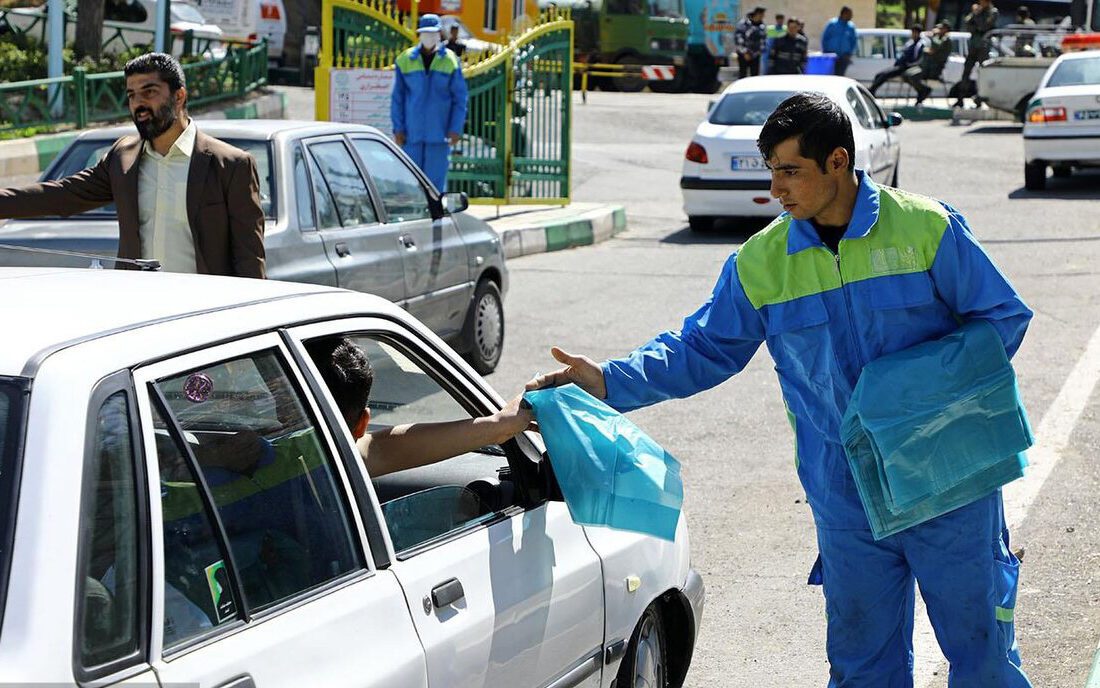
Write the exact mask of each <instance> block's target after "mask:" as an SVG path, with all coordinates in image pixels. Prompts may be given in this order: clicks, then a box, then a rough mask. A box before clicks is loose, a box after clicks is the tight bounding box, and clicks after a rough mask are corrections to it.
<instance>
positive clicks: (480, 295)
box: [462, 278, 504, 375]
mask: <svg viewBox="0 0 1100 688" xmlns="http://www.w3.org/2000/svg"><path fill="white" fill-rule="evenodd" d="M462 338H463V340H464V341H465V343H466V346H467V347H468V349H467V351H466V354H465V358H466V360H467V361H468V362H469V363H470V365H471V366H473V369H474V370H476V371H477V372H478V373H480V374H482V375H488V374H489V373H491V372H493V370H495V369H496V367H497V363H500V354H501V352H502V351H503V350H504V302H503V300H502V299H501V297H500V287H498V286H497V285H496V283H495V282H493V281H492V280H490V279H487V278H482V280H481V281H480V282H478V283H477V288H476V289H475V290H474V298H473V300H472V301H471V303H470V311H469V312H468V313H467V314H466V324H465V326H464V327H463V335H462Z"/></svg>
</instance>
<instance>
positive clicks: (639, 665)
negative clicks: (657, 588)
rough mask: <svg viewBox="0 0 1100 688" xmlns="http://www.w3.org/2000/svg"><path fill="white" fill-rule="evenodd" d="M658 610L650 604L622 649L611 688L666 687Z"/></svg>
mask: <svg viewBox="0 0 1100 688" xmlns="http://www.w3.org/2000/svg"><path fill="white" fill-rule="evenodd" d="M667 652H668V651H667V648H666V643H665V628H664V624H663V623H662V622H661V611H660V609H658V608H657V605H656V604H653V605H650V606H649V607H648V608H647V609H646V610H645V611H644V612H642V618H641V620H639V621H638V626H637V627H636V628H635V629H634V634H633V635H631V636H630V644H629V645H628V646H627V648H626V654H625V655H624V656H623V661H622V663H620V664H619V673H618V674H616V675H615V688H641V687H643V686H644V688H668V655H667Z"/></svg>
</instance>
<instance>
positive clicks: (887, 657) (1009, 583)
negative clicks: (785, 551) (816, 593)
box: [810, 490, 1031, 688]
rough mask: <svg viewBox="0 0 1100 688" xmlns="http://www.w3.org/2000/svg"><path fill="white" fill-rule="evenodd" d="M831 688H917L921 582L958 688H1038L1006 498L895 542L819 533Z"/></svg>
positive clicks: (813, 578)
mask: <svg viewBox="0 0 1100 688" xmlns="http://www.w3.org/2000/svg"><path fill="white" fill-rule="evenodd" d="M817 541H818V547H819V551H820V558H819V560H818V564H817V565H815V566H814V571H813V573H811V574H810V582H811V583H820V584H823V585H824V591H825V613H826V616H827V618H828V633H827V641H826V650H827V653H828V656H829V665H830V679H829V687H830V688H912V686H913V605H914V589H913V582H914V579H915V580H916V582H917V584H918V585H919V586H920V592H921V597H922V598H924V601H925V605H926V606H927V608H928V617H929V620H930V621H931V622H932V628H933V630H934V631H935V633H936V640H937V641H939V645H940V649H941V650H943V653H944V656H945V657H947V660H948V662H949V663H950V673H949V674H948V686H949V688H1030V687H1031V683H1030V682H1029V681H1028V679H1027V677H1026V676H1024V673H1023V671H1021V670H1020V654H1019V651H1018V650H1017V647H1016V637H1015V629H1014V626H1013V613H1014V610H1015V606H1016V585H1017V580H1018V576H1019V566H1020V562H1019V560H1017V559H1016V557H1015V556H1013V554H1012V553H1011V551H1010V550H1009V549H1008V530H1007V529H1006V528H1005V526H1004V514H1003V508H1002V503H1001V493H1000V491H999V490H998V491H997V492H995V493H993V494H991V495H989V496H988V497H984V498H982V499H980V500H978V501H976V502H974V503H972V504H969V505H967V506H965V507H962V508H960V509H956V510H955V511H952V512H949V513H947V514H944V515H943V516H940V517H938V518H935V519H933V520H931V521H927V522H925V523H922V524H920V525H917V526H913V527H912V528H909V529H907V530H904V531H902V532H900V533H898V534H896V535H892V536H890V537H887V538H884V539H882V540H879V541H877V542H876V541H875V540H874V539H873V538H872V537H871V532H870V531H869V530H833V529H823V528H819V529H818V533H817Z"/></svg>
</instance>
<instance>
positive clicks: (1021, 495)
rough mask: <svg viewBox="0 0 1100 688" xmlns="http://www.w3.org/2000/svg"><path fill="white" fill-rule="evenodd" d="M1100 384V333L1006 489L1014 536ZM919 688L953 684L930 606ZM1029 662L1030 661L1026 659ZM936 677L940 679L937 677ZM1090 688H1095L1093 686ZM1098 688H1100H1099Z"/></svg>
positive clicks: (917, 657) (923, 623) (918, 630)
mask: <svg viewBox="0 0 1100 688" xmlns="http://www.w3.org/2000/svg"><path fill="white" fill-rule="evenodd" d="M1098 380H1100V327H1097V328H1096V330H1095V331H1093V333H1092V337H1091V338H1090V339H1089V342H1088V344H1087V345H1086V346H1085V352H1084V353H1083V354H1081V358H1079V359H1078V360H1077V365H1075V366H1074V367H1073V371H1072V372H1071V373H1070V374H1069V377H1068V378H1066V381H1065V383H1064V384H1063V385H1062V389H1061V390H1060V391H1059V392H1058V396H1057V397H1055V398H1054V403H1052V404H1051V405H1050V408H1049V409H1047V412H1046V414H1045V415H1044V416H1043V420H1042V422H1041V423H1039V428H1038V430H1037V432H1036V433H1035V437H1036V440H1037V444H1036V445H1035V446H1034V447H1032V448H1031V449H1030V450H1029V451H1028V453H1027V459H1028V464H1029V465H1028V468H1027V469H1026V473H1025V475H1024V477H1023V479H1022V480H1017V481H1016V482H1014V483H1010V484H1009V485H1007V486H1005V488H1004V505H1005V522H1006V523H1007V524H1008V527H1009V529H1010V530H1012V529H1015V528H1018V527H1019V526H1020V524H1022V523H1023V522H1024V519H1025V518H1027V512H1028V509H1030V508H1031V504H1032V502H1034V501H1035V498H1036V497H1037V496H1038V495H1039V491H1040V490H1042V489H1043V484H1044V483H1045V482H1046V481H1047V478H1049V477H1050V474H1051V472H1052V471H1053V470H1054V467H1055V466H1057V465H1058V462H1059V461H1060V460H1061V459H1062V453H1063V452H1064V451H1065V449H1066V447H1068V446H1069V440H1070V437H1071V436H1072V435H1073V428H1074V426H1076V425H1077V419H1078V418H1080V417H1081V412H1082V411H1084V409H1085V406H1086V405H1088V401H1089V397H1090V396H1092V391H1093V389H1094V388H1095V387H1096V383H1097V381H1098ZM913 659H914V667H915V671H914V685H915V686H917V688H930V687H931V686H932V685H933V681H935V682H936V683H935V685H936V686H941V685H946V683H947V660H946V659H944V657H943V653H942V652H940V647H939V645H938V644H937V643H936V636H935V634H934V633H933V632H932V624H931V623H930V622H929V621H928V614H927V613H926V612H925V609H924V604H923V603H921V604H920V605H919V606H918V609H917V616H916V623H915V628H914V631H913ZM1024 661H1025V662H1026V661H1027V658H1026V657H1025V658H1024ZM933 672H936V673H937V674H938V675H933ZM1089 688H1093V686H1092V685H1091V684H1090V686H1089ZM1097 688H1100V686H1098V687H1097Z"/></svg>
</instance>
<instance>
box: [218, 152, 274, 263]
mask: <svg viewBox="0 0 1100 688" xmlns="http://www.w3.org/2000/svg"><path fill="white" fill-rule="evenodd" d="M242 199H248V200H247V201H242ZM227 200H228V201H229V202H228V203H227V204H226V205H227V207H228V209H229V232H230V242H231V248H232V250H233V273H234V274H235V275H237V276H238V277H256V278H258V279H263V278H264V276H265V275H266V269H265V255H264V211H263V206H262V205H261V204H260V180H259V177H258V176H257V174H256V162H255V160H253V158H252V156H251V155H249V156H246V158H245V160H244V161H243V162H240V163H238V164H237V166H236V169H235V170H234V171H233V176H232V177H231V178H230V180H229V193H228V194H227Z"/></svg>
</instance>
